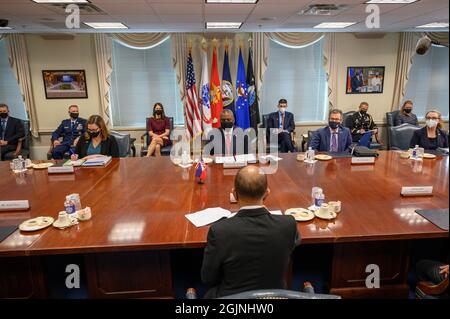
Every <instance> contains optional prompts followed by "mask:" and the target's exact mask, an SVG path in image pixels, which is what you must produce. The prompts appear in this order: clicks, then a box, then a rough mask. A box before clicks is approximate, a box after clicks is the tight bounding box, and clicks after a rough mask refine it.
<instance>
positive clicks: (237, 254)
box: [201, 207, 300, 298]
mask: <svg viewBox="0 0 450 319" xmlns="http://www.w3.org/2000/svg"><path fill="white" fill-rule="evenodd" d="M299 241H300V237H299V235H298V233H297V223H296V221H295V219H294V218H293V217H291V216H285V215H283V216H278V215H271V214H270V213H269V212H268V210H267V209H266V208H264V207H263V208H258V209H252V210H240V211H239V212H238V213H237V214H236V216H234V217H232V218H229V219H226V220H222V221H219V222H217V223H215V224H213V225H212V226H211V227H210V229H209V232H208V243H207V246H206V248H205V252H204V256H203V265H202V271H201V277H202V281H203V282H204V283H205V284H206V285H208V286H211V287H213V288H212V289H210V290H209V291H208V292H207V294H206V295H205V298H216V297H221V296H227V295H231V294H235V293H239V292H243V291H248V290H253V289H284V288H285V274H286V271H287V268H288V264H289V259H290V256H291V253H292V251H293V250H294V248H295V246H296V244H298V243H299Z"/></svg>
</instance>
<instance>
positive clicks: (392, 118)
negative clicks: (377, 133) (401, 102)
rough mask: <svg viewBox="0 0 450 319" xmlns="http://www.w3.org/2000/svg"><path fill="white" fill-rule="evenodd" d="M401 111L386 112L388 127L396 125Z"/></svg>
mask: <svg viewBox="0 0 450 319" xmlns="http://www.w3.org/2000/svg"><path fill="white" fill-rule="evenodd" d="M399 112H400V111H398V110H397V111H392V112H387V113H386V124H387V127H391V126H395V118H396V117H397V115H398V113H399Z"/></svg>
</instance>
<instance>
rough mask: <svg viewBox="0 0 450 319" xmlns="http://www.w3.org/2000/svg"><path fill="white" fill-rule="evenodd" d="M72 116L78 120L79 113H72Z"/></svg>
mask: <svg viewBox="0 0 450 319" xmlns="http://www.w3.org/2000/svg"><path fill="white" fill-rule="evenodd" d="M70 117H71V118H72V119H74V120H76V119H77V118H78V113H70Z"/></svg>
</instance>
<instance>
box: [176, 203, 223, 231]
mask: <svg viewBox="0 0 450 319" xmlns="http://www.w3.org/2000/svg"><path fill="white" fill-rule="evenodd" d="M230 215H231V212H230V211H229V210H226V209H223V208H221V207H214V208H207V209H204V210H201V211H198V212H196V213H192V214H187V215H185V216H186V218H187V219H188V220H189V221H190V222H191V223H192V224H194V225H195V226H196V227H202V226H205V225H208V224H211V223H214V222H215V221H218V220H219V219H221V218H223V217H227V218H228V217H229V216H230Z"/></svg>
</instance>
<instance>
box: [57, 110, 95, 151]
mask: <svg viewBox="0 0 450 319" xmlns="http://www.w3.org/2000/svg"><path fill="white" fill-rule="evenodd" d="M69 116H70V118H69V119H65V120H63V121H62V122H61V124H60V125H59V126H58V128H57V129H56V130H55V131H54V132H53V134H52V145H53V150H52V158H54V159H63V158H64V154H65V153H66V152H69V151H70V149H71V148H74V147H75V145H76V144H77V142H78V138H79V137H80V136H81V135H82V134H84V133H85V132H86V123H87V121H86V120H85V119H83V118H80V117H78V116H79V110H78V106H77V105H71V106H70V107H69ZM61 137H62V141H60V140H59V139H60V138H61Z"/></svg>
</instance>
